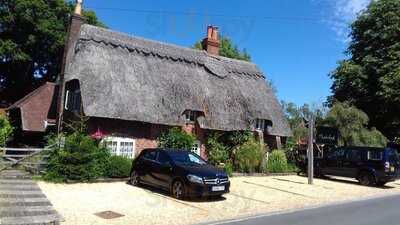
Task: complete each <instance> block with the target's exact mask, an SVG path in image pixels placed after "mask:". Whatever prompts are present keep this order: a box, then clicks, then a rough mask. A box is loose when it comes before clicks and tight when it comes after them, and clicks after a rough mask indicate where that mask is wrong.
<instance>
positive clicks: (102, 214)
mask: <svg viewBox="0 0 400 225" xmlns="http://www.w3.org/2000/svg"><path fill="white" fill-rule="evenodd" d="M94 215H96V216H98V217H100V218H103V219H115V218H119V217H123V216H124V215H122V214H119V213H116V212H113V211H104V212H98V213H95V214H94Z"/></svg>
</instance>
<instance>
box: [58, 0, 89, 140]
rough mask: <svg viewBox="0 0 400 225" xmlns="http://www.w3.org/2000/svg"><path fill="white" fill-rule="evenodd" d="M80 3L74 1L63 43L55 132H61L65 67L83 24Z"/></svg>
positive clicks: (83, 19) (79, 0)
mask: <svg viewBox="0 0 400 225" xmlns="http://www.w3.org/2000/svg"><path fill="white" fill-rule="evenodd" d="M82 1H83V0H76V5H75V10H74V13H73V14H72V15H71V17H70V22H69V27H68V32H67V39H66V41H65V47H64V54H63V61H62V64H61V73H60V76H59V78H58V84H59V89H58V90H59V92H58V96H57V132H58V133H60V132H61V130H62V120H63V118H62V117H63V113H64V94H65V93H64V92H65V81H64V74H65V67H66V65H68V64H69V62H70V61H71V58H72V56H73V51H74V48H75V44H76V41H77V40H78V36H79V32H80V31H81V26H82V24H84V23H85V21H86V20H85V18H84V17H83V16H82Z"/></svg>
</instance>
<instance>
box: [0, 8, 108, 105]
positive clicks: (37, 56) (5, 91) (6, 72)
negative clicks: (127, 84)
mask: <svg viewBox="0 0 400 225" xmlns="http://www.w3.org/2000/svg"><path fill="white" fill-rule="evenodd" d="M0 2H1V3H0V101H2V100H5V101H7V102H9V103H11V102H14V101H16V100H18V99H20V98H21V97H23V96H24V95H26V94H27V93H29V92H30V91H32V90H34V89H35V88H37V87H38V86H40V85H41V84H43V83H44V82H46V81H55V80H56V79H57V76H58V74H59V73H60V71H61V69H60V68H61V62H62V56H63V51H64V43H65V40H66V32H67V27H68V24H69V15H70V14H71V12H72V11H73V8H74V5H73V4H72V3H71V2H65V1H64V0H51V1H47V0H1V1H0ZM83 16H84V17H85V18H86V19H87V22H88V23H89V24H93V25H97V26H104V25H103V24H102V23H100V22H99V21H98V19H97V17H96V15H95V13H94V12H92V11H84V12H83Z"/></svg>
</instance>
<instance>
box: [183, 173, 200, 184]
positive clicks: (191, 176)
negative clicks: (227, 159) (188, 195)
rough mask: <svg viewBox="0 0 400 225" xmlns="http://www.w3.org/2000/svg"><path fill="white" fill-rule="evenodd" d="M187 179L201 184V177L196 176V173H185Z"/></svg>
mask: <svg viewBox="0 0 400 225" xmlns="http://www.w3.org/2000/svg"><path fill="white" fill-rule="evenodd" d="M187 179H188V180H189V181H190V182H192V183H198V184H203V178H201V177H198V176H196V175H192V174H189V175H187Z"/></svg>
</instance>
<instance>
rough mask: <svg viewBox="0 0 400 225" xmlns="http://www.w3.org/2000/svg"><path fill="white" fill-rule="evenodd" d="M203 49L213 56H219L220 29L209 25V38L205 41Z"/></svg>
mask: <svg viewBox="0 0 400 225" xmlns="http://www.w3.org/2000/svg"><path fill="white" fill-rule="evenodd" d="M202 44H203V49H204V50H206V51H207V52H208V54H211V55H219V46H220V41H219V37H218V27H215V26H211V25H209V26H208V27H207V37H206V38H204V39H203V43H202Z"/></svg>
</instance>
